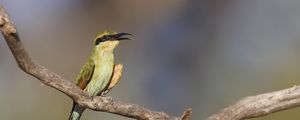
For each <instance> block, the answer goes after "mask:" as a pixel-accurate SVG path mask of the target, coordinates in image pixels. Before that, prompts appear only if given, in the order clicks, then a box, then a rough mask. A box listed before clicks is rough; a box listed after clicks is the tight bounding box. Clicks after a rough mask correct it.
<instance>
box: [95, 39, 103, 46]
mask: <svg viewBox="0 0 300 120" xmlns="http://www.w3.org/2000/svg"><path fill="white" fill-rule="evenodd" d="M102 39H103V38H102V37H101V38H97V39H96V41H95V45H99V44H100V42H102V41H103V40H102Z"/></svg>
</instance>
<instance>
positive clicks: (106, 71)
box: [69, 30, 131, 120]
mask: <svg viewBox="0 0 300 120" xmlns="http://www.w3.org/2000/svg"><path fill="white" fill-rule="evenodd" d="M128 35H131V34H129V33H117V32H114V31H110V30H106V31H103V32H100V33H98V34H97V35H96V37H95V39H94V41H93V50H92V53H91V55H90V56H89V58H88V60H87V62H86V63H85V64H84V65H83V67H82V68H81V70H80V72H79V74H78V76H77V77H76V82H75V83H76V85H77V86H78V87H79V88H80V89H82V90H83V91H84V92H86V93H87V94H88V95H89V96H105V95H106V94H107V93H108V92H109V91H110V90H111V89H112V88H113V87H114V86H116V84H117V83H118V82H119V81H120V78H121V76H122V72H123V65H122V64H115V63H114V49H115V48H116V47H117V46H118V44H119V42H120V41H121V40H131V39H130V38H127V37H124V36H128ZM84 110H85V108H84V107H82V106H80V105H79V104H77V103H75V102H73V107H72V111H71V113H70V116H69V120H79V119H80V117H81V115H82V113H83V111H84Z"/></svg>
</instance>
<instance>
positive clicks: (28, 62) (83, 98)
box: [0, 6, 191, 120]
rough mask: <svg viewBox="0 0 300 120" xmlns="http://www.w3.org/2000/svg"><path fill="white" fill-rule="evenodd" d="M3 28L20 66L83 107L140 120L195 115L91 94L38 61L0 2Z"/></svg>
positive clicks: (175, 118) (177, 118)
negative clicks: (157, 110)
mask: <svg viewBox="0 0 300 120" xmlns="http://www.w3.org/2000/svg"><path fill="white" fill-rule="evenodd" d="M0 29H1V32H2V34H3V36H4V38H5V40H6V42H7V45H8V46H9V48H10V50H11V52H12V54H13V56H14V58H15V60H16V62H17V64H18V66H19V67H20V68H21V69H22V70H23V71H24V72H26V73H28V74H30V75H32V76H34V77H36V78H37V79H39V80H40V81H41V82H42V83H44V84H45V85H48V86H50V87H53V88H55V89H57V90H59V91H61V92H63V93H64V94H66V95H67V96H69V97H70V98H71V99H73V100H74V101H75V102H77V103H78V104H79V105H81V106H83V107H86V108H89V109H92V110H95V111H102V112H109V113H113V114H118V115H122V116H125V117H130V118H135V119H139V120H181V119H183V118H187V117H189V116H190V115H191V114H190V113H191V110H190V109H188V110H187V111H186V112H184V115H183V116H184V117H182V118H180V117H172V116H169V115H167V114H166V113H164V112H156V111H151V110H149V109H146V108H144V107H141V106H138V105H134V104H129V103H123V102H120V101H116V100H113V99H112V98H111V97H100V96H96V97H91V96H88V95H87V94H86V93H84V92H83V91H82V90H80V89H79V88H78V87H77V86H76V85H75V84H73V83H72V82H70V81H68V80H65V79H63V78H62V77H61V76H59V75H58V74H56V73H54V72H52V71H50V70H48V69H47V68H45V67H43V66H41V65H39V64H37V63H36V62H34V61H33V60H32V59H31V58H30V57H29V55H28V53H27V52H26V50H25V49H24V46H23V44H22V41H21V40H20V39H19V36H18V34H17V30H16V28H15V27H14V25H13V24H12V21H11V20H10V19H9V16H8V14H7V13H6V12H5V10H4V8H3V6H0ZM184 120H186V119H184Z"/></svg>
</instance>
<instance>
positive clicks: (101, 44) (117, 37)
mask: <svg viewBox="0 0 300 120" xmlns="http://www.w3.org/2000/svg"><path fill="white" fill-rule="evenodd" d="M125 35H131V34H129V33H117V32H113V31H103V32H100V33H99V34H97V36H96V38H95V40H94V46H95V47H96V48H99V49H102V50H113V49H114V48H115V47H117V46H118V44H119V41H121V40H130V38H127V37H124V36H125Z"/></svg>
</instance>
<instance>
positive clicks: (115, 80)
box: [103, 64, 123, 95]
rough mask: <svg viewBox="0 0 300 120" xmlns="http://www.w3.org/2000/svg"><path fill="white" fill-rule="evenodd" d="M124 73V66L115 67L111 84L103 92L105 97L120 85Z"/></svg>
mask: <svg viewBox="0 0 300 120" xmlns="http://www.w3.org/2000/svg"><path fill="white" fill-rule="evenodd" d="M122 73H123V65H122V64H117V65H115V66H114V71H113V75H112V77H111V80H110V83H109V85H108V87H107V89H106V90H105V91H104V92H103V95H105V94H107V93H108V92H109V91H110V90H111V89H112V88H113V87H115V86H116V85H117V84H118V83H119V81H120V79H121V76H122Z"/></svg>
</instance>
